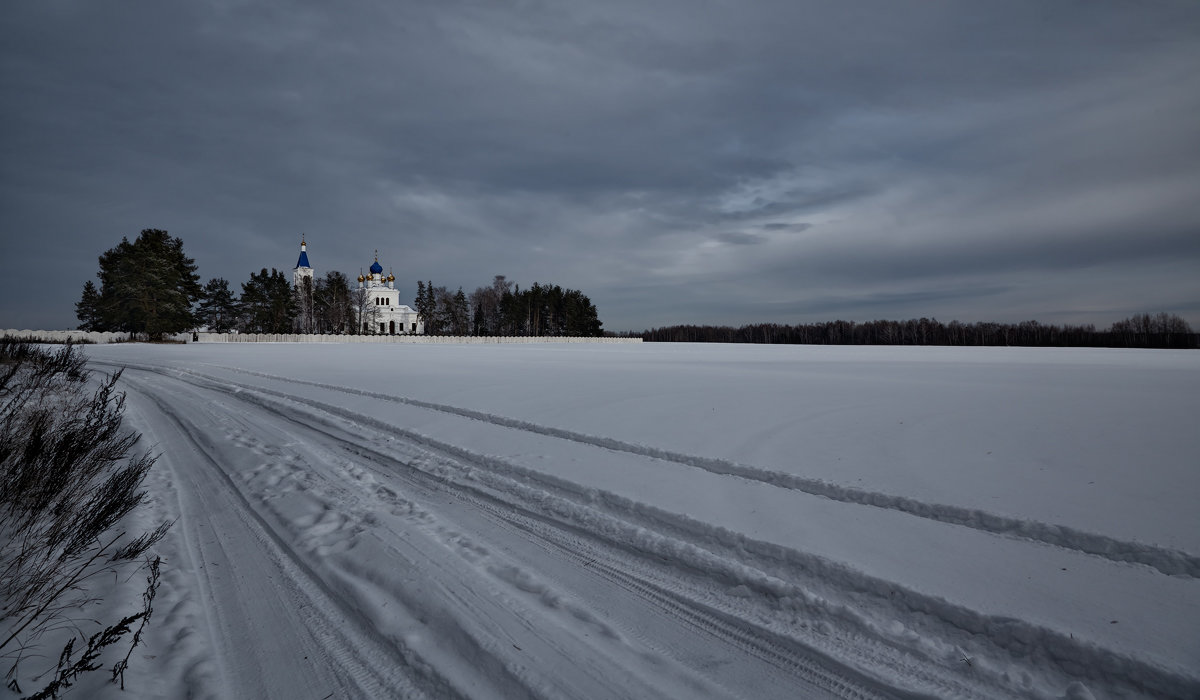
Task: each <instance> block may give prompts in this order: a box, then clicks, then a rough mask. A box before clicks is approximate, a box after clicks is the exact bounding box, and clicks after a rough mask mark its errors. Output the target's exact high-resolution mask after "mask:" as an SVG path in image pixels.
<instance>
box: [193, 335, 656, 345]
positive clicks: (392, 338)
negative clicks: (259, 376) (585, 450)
mask: <svg viewBox="0 0 1200 700" xmlns="http://www.w3.org/2000/svg"><path fill="white" fill-rule="evenodd" d="M189 340H190V336H189ZM197 342H200V343H410V344H419V343H466V344H471V345H484V344H489V343H640V342H642V339H641V338H575V337H569V336H556V337H551V336H534V337H526V336H464V335H309V334H303V333H199V334H197Z"/></svg>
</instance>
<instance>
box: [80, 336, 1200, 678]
mask: <svg viewBox="0 0 1200 700" xmlns="http://www.w3.org/2000/svg"><path fill="white" fill-rule="evenodd" d="M87 352H88V353H89V355H90V356H91V358H92V361H93V363H94V364H95V366H96V367H97V368H99V369H102V370H107V371H112V370H115V369H117V368H119V367H124V368H125V371H124V375H123V377H122V383H123V385H124V388H125V390H126V391H127V392H128V414H129V419H130V423H131V425H132V427H134V428H136V429H137V430H139V431H140V432H142V433H143V437H144V445H145V446H146V447H149V448H152V449H153V450H154V451H156V452H159V453H161V457H160V458H159V461H158V463H157V465H156V467H155V469H154V470H153V472H152V474H151V477H150V478H149V479H148V482H147V488H148V490H149V493H150V495H151V502H150V504H149V509H148V510H147V512H146V513H144V514H143V516H142V517H143V518H144V519H145V520H146V522H156V519H162V518H178V520H177V522H176V524H175V526H174V528H173V529H172V530H171V533H170V535H169V537H168V539H167V540H165V541H164V542H163V543H162V544H161V547H160V550H161V551H162V553H163V555H164V557H165V560H166V561H165V565H164V570H165V574H164V584H163V586H162V588H161V589H160V592H159V599H158V600H157V601H156V612H155V615H154V617H153V619H152V623H151V628H150V633H149V638H148V641H149V644H148V646H147V647H145V648H140V649H139V653H138V654H137V655H135V657H134V661H135V663H134V664H133V666H132V667H131V669H130V671H129V672H128V673H127V686H128V687H130V688H131V692H133V693H134V694H135V695H145V696H160V697H172V696H178V697H184V696H187V697H212V698H234V697H256V698H270V697H277V698H289V699H290V698H312V699H313V700H319V699H321V698H347V697H362V698H376V697H414V698H419V697H428V698H444V697H449V698H515V697H535V698H652V697H668V698H709V697H711V698H755V699H758V698H799V697H804V698H808V697H812V698H822V697H830V698H845V697H850V698H914V697H964V698H965V697H981V698H1017V697H1020V698H1028V697H1033V698H1054V697H1073V698H1087V697H1095V698H1110V697H1111V698H1118V697H1198V696H1200V507H1197V503H1198V502H1200V458H1198V455H1200V430H1197V428H1196V425H1197V423H1196V420H1197V416H1200V353H1196V352H1194V351H1193V352H1186V351H1180V352H1175V351H1122V350H1089V349H1025V348H876V347H868V348H850V347H809V346H800V347H797V346H788V347H782V346H741V345H682V344H642V345H551V344H545V345H519V346H518V345H512V346H508V345H300V344H296V345H289V344H244V345H243V344H229V345H219V344H212V345H203V344H202V345H181V346H150V345H137V344H130V345H113V346H93V347H88V348H87ZM89 692H94V693H99V694H101V695H104V694H108V695H110V696H113V697H124V696H122V695H121V693H120V691H118V690H116V689H115V688H114V687H111V686H97V687H94V688H91V689H89Z"/></svg>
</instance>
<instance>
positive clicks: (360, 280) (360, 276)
mask: <svg viewBox="0 0 1200 700" xmlns="http://www.w3.org/2000/svg"><path fill="white" fill-rule="evenodd" d="M358 281H359V282H366V281H367V278H366V277H363V276H362V275H359V276H358Z"/></svg>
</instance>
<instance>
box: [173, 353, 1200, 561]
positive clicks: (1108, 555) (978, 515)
mask: <svg viewBox="0 0 1200 700" xmlns="http://www.w3.org/2000/svg"><path fill="white" fill-rule="evenodd" d="M222 369H227V370H231V371H235V372H239V373H243V374H248V375H252V376H257V377H262V378H264V379H270V380H273V381H279V382H285V383H289V384H300V385H305V386H312V387H316V388H320V389H327V390H331V391H338V392H342V393H347V394H353V395H358V396H364V397H368V398H372V399H379V400H382V401H390V402H393V403H399V404H404V405H407V406H414V407H417V408H423V409H427V410H431V411H438V412H441V413H448V414H451V415H456V416H461V417H463V418H470V419H472V420H478V421H483V422H486V423H491V424H493V425H497V426H500V427H504V428H513V429H516V430H523V431H525V432H530V433H536V434H539V435H545V436H548V437H554V438H559V439H562V440H569V441H571V442H577V443H581V444H585V445H592V446H594V447H602V448H604V449H609V450H614V451H617V452H627V453H630V454H635V455H639V456H642V457H650V458H652V459H661V460H664V461H668V462H674V463H676V464H682V465H685V466H689V467H694V468H697V469H703V470H704V471H707V472H711V473H714V474H724V475H729V476H736V477H741V478H743V479H748V480H751V481H758V482H762V483H765V484H769V485H771V486H777V487H780V488H786V489H792V490H796V491H803V492H804V493H808V494H812V495H814V496H823V497H825V498H829V499H831V500H835V501H842V502H845V503H854V504H858V505H864V506H872V507H876V508H883V509H887V510H895V511H900V512H902V513H907V514H909V515H914V516H916V517H919V518H925V519H927V520H935V521H937V522H943V523H948V524H951V525H961V526H963V527H969V528H972V529H975V530H981V531H983V532H990V533H992V534H997V535H1004V536H1008V537H1017V538H1020V539H1025V540H1033V541H1036V542H1042V543H1045V544H1049V545H1053V546H1056V547H1062V548H1064V549H1072V550H1075V551H1078V552H1083V553H1084V554H1091V555H1094V556H1098V557H1103V558H1105V559H1109V560H1111V561H1116V562H1124V563H1131V564H1142V565H1145V566H1149V567H1151V568H1154V569H1157V570H1158V571H1160V572H1162V573H1164V574H1167V575H1168V576H1187V577H1189V578H1200V556H1195V555H1192V554H1189V553H1187V552H1183V551H1179V550H1174V549H1169V548H1166V547H1159V546H1157V545H1153V544H1147V543H1142V542H1130V541H1127V540H1120V539H1117V538H1114V537H1110V536H1108V535H1102V534H1100V533H1096V532H1089V531H1086V530H1081V529H1078V528H1075V527H1071V526H1069V525H1055V524H1053V523H1045V522H1041V521H1037V520H1030V519H1022V518H1014V517H1011V516H1006V515H1000V514H997V513H989V512H987V511H984V510H979V509H975V508H965V507H962V506H955V505H950V504H945V503H930V502H927V501H922V500H919V499H915V498H910V497H907V496H897V495H893V494H886V493H882V492H879V491H869V490H866V489H859V488H855V487H852V486H841V485H838V484H834V483H831V482H828V481H823V480H820V479H811V478H807V477H802V476H798V475H795V474H788V473H785V472H777V471H772V470H768V469H763V468H761V467H754V466H750V465H745V464H739V463H737V462H734V461H731V460H726V459H720V458H715V457H700V456H696V455H689V454H685V453H682V452H675V451H672V450H665V449H661V448H657V447H651V446H648V445H638V444H634V443H630V442H624V441H622V440H617V439H616V438H610V437H601V436H596V435H588V434H586V433H580V432H576V431H573V430H566V429H563V428H554V427H550V426H544V425H538V424H536V423H531V422H528V421H523V420H518V419H515V418H507V417H504V416H499V415H496V414H492V413H486V412H483V411H475V410H472V409H467V408H460V407H457V406H450V405H447V404H439V403H434V402H431V401H422V400H419V399H412V398H407V397H403V396H394V395H390V394H383V393H379V392H373V391H367V390H363V389H355V388H352V387H344V386H338V385H335V384H326V383H321V382H312V381H307V380H303V379H293V378H289V377H280V376H277V375H273V374H268V373H265V372H256V371H252V370H247V369H241V368H236V367H223V368H222ZM188 373H190V374H194V375H196V376H199V377H203V378H205V379H209V380H211V381H218V382H219V381H222V380H221V379H220V378H217V377H212V376H210V375H204V374H202V373H199V372H195V371H191V370H188ZM245 388H251V387H249V386H246V387H245Z"/></svg>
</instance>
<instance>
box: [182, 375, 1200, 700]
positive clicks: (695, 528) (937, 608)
mask: <svg viewBox="0 0 1200 700" xmlns="http://www.w3.org/2000/svg"><path fill="white" fill-rule="evenodd" d="M171 372H172V373H173V372H174V370H172V371H171ZM186 374H188V375H191V376H193V377H194V378H195V380H196V381H199V382H202V383H204V384H205V385H209V384H211V386H209V388H212V389H215V390H218V391H224V392H226V393H230V394H236V395H237V396H239V398H241V399H243V400H248V401H252V402H254V403H255V404H257V405H259V406H261V407H263V408H265V409H267V410H271V411H273V412H274V413H276V414H277V415H279V416H280V417H283V418H286V419H289V420H293V421H298V420H299V419H298V418H297V417H296V416H295V415H294V412H291V411H289V410H287V409H286V408H285V407H284V405H282V404H276V401H275V400H274V399H272V398H267V397H275V398H277V399H282V400H284V401H286V402H290V403H295V404H298V405H302V406H309V407H311V408H315V409H317V410H319V411H321V412H324V413H327V414H329V415H331V416H335V417H338V418H340V419H343V420H346V421H348V422H350V423H352V424H356V425H364V426H369V427H371V428H372V429H376V430H379V431H381V432H385V433H390V434H392V435H395V436H397V437H400V438H402V439H404V440H406V441H408V442H410V443H415V444H417V445H419V446H421V447H423V448H425V449H428V450H432V451H434V452H435V453H441V454H444V455H446V456H447V457H448V458H449V460H450V461H451V462H454V463H457V464H459V465H461V466H460V468H462V467H465V468H467V469H471V468H474V471H473V473H472V474H471V475H469V476H466V477H465V478H466V479H467V480H473V481H476V482H478V483H482V484H485V485H487V486H489V487H491V488H492V489H494V490H495V492H499V493H500V496H497V495H496V493H495V492H492V493H488V492H485V491H480V490H479V489H478V488H477V487H476V486H473V485H471V484H468V483H464V482H463V481H462V480H454V479H453V477H450V476H447V475H445V474H431V473H424V472H422V470H419V469H417V468H416V467H413V466H411V465H407V464H403V463H400V462H396V461H395V460H393V459H392V458H390V457H388V456H387V455H385V454H383V453H380V452H376V451H371V454H373V455H374V458H375V459H377V460H382V461H383V462H385V463H394V464H395V465H396V466H397V467H398V468H403V469H406V470H409V471H412V470H416V471H417V472H422V473H424V474H425V476H426V478H430V479H433V480H434V482H437V483H443V484H452V485H453V487H454V488H457V489H459V490H461V491H464V492H469V493H473V494H475V495H478V496H486V497H488V498H491V499H494V500H496V502H499V503H502V504H504V505H505V506H506V507H508V508H512V507H514V506H516V507H519V508H520V509H522V510H523V511H524V512H526V513H527V514H529V515H533V516H535V517H539V518H549V519H550V520H552V521H553V522H555V523H556V524H558V525H559V526H565V527H568V528H571V529H573V530H574V531H576V532H579V533H593V534H595V533H603V536H604V537H605V538H607V540H608V542H609V543H610V544H611V545H612V546H614V547H616V548H617V549H620V550H624V551H625V552H628V553H633V554H638V555H641V556H645V555H646V554H647V553H650V554H653V555H655V556H659V557H662V558H664V559H669V560H673V561H675V562H676V565H677V566H681V567H684V568H688V569H692V570H696V571H708V572H711V573H712V574H713V575H715V576H717V577H723V578H727V579H729V580H732V581H736V582H737V583H738V585H741V586H744V587H746V588H747V589H748V590H749V591H750V592H751V593H752V594H753V595H755V596H758V597H760V598H761V599H763V600H768V601H769V600H780V599H786V598H793V599H797V600H803V601H804V604H805V605H808V606H816V607H817V608H820V609H821V611H822V613H821V614H822V615H824V617H825V618H826V619H828V620H833V621H834V622H836V623H838V624H839V625H842V624H845V623H850V624H851V625H852V626H854V627H856V628H857V629H858V631H859V635H860V636H858V638H857V639H856V641H855V642H854V643H855V644H863V643H864V642H871V643H875V644H876V645H877V646H876V648H879V649H882V647H880V646H878V645H879V644H882V645H883V646H886V645H887V644H889V643H893V644H894V643H895V640H894V639H889V635H888V634H886V633H885V632H883V631H881V630H880V629H879V624H878V623H879V620H877V619H874V618H871V617H870V616H869V615H864V613H862V612H860V611H858V610H856V609H855V608H854V607H853V606H851V605H847V604H845V603H836V602H833V601H829V600H823V599H821V598H820V597H819V596H814V595H812V594H811V593H808V592H807V591H806V590H805V584H804V583H802V582H803V581H806V580H820V581H824V582H825V583H826V584H829V583H832V585H834V586H836V587H839V588H845V589H847V590H852V591H858V592H860V593H863V594H865V595H867V596H870V597H873V598H875V599H876V600H878V601H882V603H883V604H884V605H891V606H897V607H896V609H897V611H905V612H907V613H915V614H918V615H927V616H932V617H933V618H936V619H937V620H939V624H942V625H944V626H945V627H946V629H947V630H951V629H952V630H955V631H957V632H958V633H965V635H966V636H967V637H971V636H976V635H981V636H983V637H985V638H986V639H987V640H988V642H989V643H991V644H994V645H995V646H996V647H998V648H999V649H1003V650H1005V652H1007V653H1013V654H1017V655H1018V656H1019V655H1023V654H1025V653H1027V650H1028V648H1029V647H1030V644H1031V642H1030V640H1037V643H1036V645H1035V646H1036V647H1038V648H1044V649H1048V650H1051V651H1050V657H1051V658H1052V660H1053V663H1054V664H1056V665H1063V666H1071V667H1074V668H1075V669H1077V670H1080V672H1079V673H1074V674H1069V675H1074V676H1075V677H1079V676H1080V673H1082V675H1083V676H1086V677H1088V678H1089V679H1090V681H1091V682H1093V683H1098V684H1100V685H1102V686H1106V687H1125V688H1133V689H1141V690H1142V691H1143V692H1145V691H1147V690H1149V689H1156V691H1155V692H1159V693H1162V695H1163V696H1180V697H1183V696H1186V695H1187V694H1188V693H1189V692H1191V691H1193V690H1196V689H1197V685H1196V682H1195V680H1194V679H1189V678H1184V677H1181V676H1178V675H1176V674H1174V673H1172V672H1170V671H1168V670H1165V669H1162V668H1159V667H1156V666H1154V665H1151V664H1146V663H1144V662H1142V661H1139V660H1137V659H1133V658H1129V657H1126V656H1124V655H1122V654H1118V653H1116V652H1113V651H1110V650H1107V649H1104V648H1100V647H1096V646H1094V645H1092V644H1090V643H1087V642H1085V641H1083V640H1076V639H1074V638H1073V637H1068V635H1066V634H1064V633H1061V632H1058V631H1055V630H1051V629H1047V628H1044V627H1041V626H1039V625H1037V624H1035V623H1032V622H1029V621H1025V620H1016V619H1009V618H996V617H994V616H990V615H987V614H984V613H980V612H978V611H976V610H972V609H969V608H964V607H962V606H959V605H955V604H952V603H949V602H948V601H945V600H942V599H940V598H934V597H931V596H928V595H924V594H922V593H919V592H916V591H912V590H908V589H905V588H903V587H901V586H898V585H897V584H896V583H894V582H891V581H887V580H883V579H877V578H875V577H872V576H869V575H867V574H864V573H862V572H859V571H856V570H853V569H851V568H849V567H846V566H845V565H842V564H838V563H836V562H832V561H828V560H825V559H823V558H822V557H819V556H816V555H812V554H809V553H806V552H802V551H798V550H787V549H785V548H782V547H780V546H778V545H774V544H771V543H766V542H759V541H756V540H752V539H750V538H748V537H745V536H743V535H739V534H737V533H731V532H728V531H726V530H724V529H723V528H719V527H715V526H712V525H709V524H707V523H704V522H700V521H696V520H693V519H691V518H688V517H686V516H682V515H678V514H674V513H669V512H666V511H662V510H660V509H657V508H655V507H652V506H648V505H646V504H642V503H638V502H635V501H631V500H629V499H627V498H624V497H622V496H618V495H616V494H611V493H601V494H597V493H596V492H594V491H591V490H588V489H582V488H581V487H580V486H579V485H577V484H574V483H573V482H569V481H565V480H562V479H558V478H556V477H553V476H549V475H546V474H544V473H541V472H537V471H534V470H530V469H527V468H524V467H521V466H518V465H515V464H511V463H509V462H507V461H505V460H503V459H500V458H496V457H490V456H485V455H480V454H476V453H473V452H471V451H470V450H467V449H465V448H463V447H460V446H458V445H453V444H449V443H445V442H442V441H439V440H436V439H432V438H429V437H428V436H424V435H421V434H419V433H415V432H413V431H409V430H405V429H403V428H398V427H397V426H395V425H390V424H387V423H385V422H382V421H379V420H377V419H374V418H371V417H369V416H366V415H364V414H360V413H357V412H356V411H353V410H350V409H346V408H342V407H339V406H334V405H331V404H326V403H323V402H320V401H315V400H312V399H308V398H304V397H298V396H295V395H292V394H288V393H286V392H282V391H277V390H274V389H269V388H265V387H259V386H252V385H239V384H236V383H235V384H230V383H229V382H227V380H224V379H221V378H216V377H211V376H205V375H202V374H200V373H195V372H186ZM298 383H301V384H311V383H310V382H298ZM324 388H328V389H332V390H337V391H341V392H343V393H351V394H359V393H364V392H357V391H355V390H348V391H347V390H346V389H345V388H341V387H324ZM372 396H373V397H376V398H386V397H384V396H382V395H372ZM464 417H468V418H470V416H464ZM488 422H491V421H488ZM305 425H309V426H310V427H313V426H312V424H311V423H305ZM502 427H508V426H502ZM527 432H534V433H537V432H538V431H527ZM327 434H328V433H327ZM331 437H332V436H331ZM575 442H581V441H575ZM584 444H589V443H584ZM592 446H594V447H603V446H602V445H592ZM352 448H353V449H354V450H361V449H363V448H362V447H361V446H360V445H352ZM643 456H647V457H649V456H650V455H643ZM447 479H451V480H450V481H447ZM598 508H602V509H603V512H602V511H601V510H599V509H598ZM780 567H783V568H782V572H781V575H783V576H785V578H786V580H781V579H780V578H778V577H777V576H776V575H773V574H771V573H768V572H771V571H772V570H777V571H778V570H780ZM635 578H637V579H640V578H641V577H635ZM797 582H801V583H797ZM768 605H769V603H768ZM881 653H886V652H881ZM831 658H832V657H831ZM913 670H914V669H913V668H911V667H908V666H907V665H906V666H904V671H903V673H912V672H913ZM943 672H945V669H943ZM971 672H972V673H973V674H974V675H975V676H977V678H976V681H977V682H982V677H981V675H982V674H983V673H984V670H983V669H982V668H980V667H975V668H972V669H971ZM902 675H903V674H902ZM929 679H932V680H931V682H932V684H933V685H937V684H938V683H940V681H938V680H937V679H938V673H936V672H934V673H933V674H932V676H929V677H928V678H927V680H929ZM995 683H998V684H999V685H991V689H992V691H993V692H995V693H997V694H998V695H999V696H1006V695H1008V694H1009V693H1011V692H1012V689H1007V690H1006V689H1004V686H1005V683H1004V682H1002V681H1001V680H999V679H997V680H996V681H995ZM951 685H953V684H951ZM949 687H950V686H946V687H943V688H942V689H941V690H942V691H945V692H939V691H933V692H932V694H933V695H935V696H944V695H947V694H950V695H953V694H956V693H955V692H950V691H949ZM969 687H972V688H974V690H975V692H974V693H968V694H977V693H978V692H979V691H980V690H981V688H979V687H978V686H969ZM1189 689H1190V690H1189ZM898 692H901V694H903V691H898ZM1018 694H1019V693H1018Z"/></svg>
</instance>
